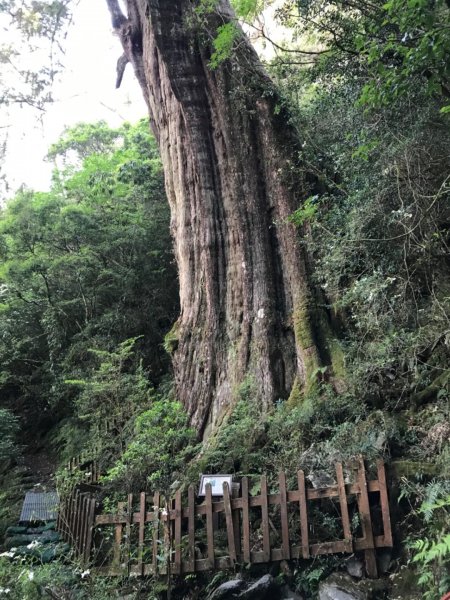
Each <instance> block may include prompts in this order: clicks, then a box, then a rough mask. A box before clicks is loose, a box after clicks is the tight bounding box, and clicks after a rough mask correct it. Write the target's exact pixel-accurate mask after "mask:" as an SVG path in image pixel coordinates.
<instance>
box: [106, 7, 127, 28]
mask: <svg viewBox="0 0 450 600" xmlns="http://www.w3.org/2000/svg"><path fill="white" fill-rule="evenodd" d="M106 4H107V5H108V8H109V12H110V13H111V20H112V26H113V28H114V29H120V28H121V27H122V25H123V24H124V23H126V22H127V20H128V19H127V18H126V16H125V15H124V14H123V12H122V9H121V8H120V6H119V1H118V0H106Z"/></svg>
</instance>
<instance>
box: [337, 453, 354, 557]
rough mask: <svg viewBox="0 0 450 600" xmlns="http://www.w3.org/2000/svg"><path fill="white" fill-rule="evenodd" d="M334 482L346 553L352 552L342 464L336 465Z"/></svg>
mask: <svg viewBox="0 0 450 600" xmlns="http://www.w3.org/2000/svg"><path fill="white" fill-rule="evenodd" d="M335 469H336V480H337V486H338V490H339V505H340V508H341V520H342V528H343V530H344V540H345V542H346V544H347V550H346V552H352V551H353V544H352V532H351V529H350V517H349V514H348V502H347V495H346V493H345V481H344V472H343V469H342V463H336V465H335Z"/></svg>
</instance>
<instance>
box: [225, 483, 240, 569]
mask: <svg viewBox="0 0 450 600" xmlns="http://www.w3.org/2000/svg"><path fill="white" fill-rule="evenodd" d="M223 506H224V510H225V521H226V525H227V539H228V555H229V557H230V562H231V566H232V567H234V565H235V563H236V560H237V556H236V544H235V540H234V525H233V517H232V514H231V502H230V488H229V486H228V483H227V482H226V481H225V482H224V483H223Z"/></svg>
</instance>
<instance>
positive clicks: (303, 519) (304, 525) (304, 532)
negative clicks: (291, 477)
mask: <svg viewBox="0 0 450 600" xmlns="http://www.w3.org/2000/svg"><path fill="white" fill-rule="evenodd" d="M297 481H298V491H299V497H300V500H299V504H300V535H301V544H302V556H303V558H305V559H306V558H309V557H310V553H309V532H308V505H307V499H306V485H305V473H304V472H303V471H299V472H298V473H297Z"/></svg>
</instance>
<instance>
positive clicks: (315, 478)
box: [306, 471, 336, 489]
mask: <svg viewBox="0 0 450 600" xmlns="http://www.w3.org/2000/svg"><path fill="white" fill-rule="evenodd" d="M306 479H308V480H309V481H310V482H311V483H312V486H313V488H314V489H322V488H326V487H329V486H330V485H336V480H335V479H334V477H332V476H331V475H330V474H329V473H327V472H326V471H314V472H312V473H310V474H309V475H308V476H307V478H306Z"/></svg>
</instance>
